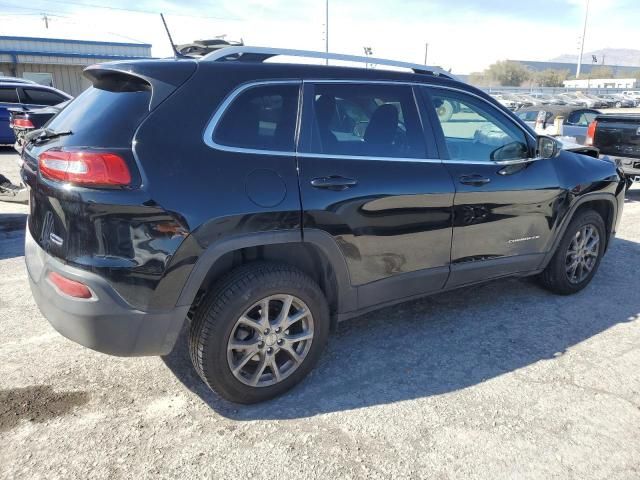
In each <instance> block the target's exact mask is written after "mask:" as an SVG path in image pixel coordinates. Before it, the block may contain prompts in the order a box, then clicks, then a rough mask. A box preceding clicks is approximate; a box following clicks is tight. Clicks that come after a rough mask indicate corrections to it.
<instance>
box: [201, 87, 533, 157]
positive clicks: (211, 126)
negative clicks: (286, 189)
mask: <svg viewBox="0 0 640 480" xmlns="http://www.w3.org/2000/svg"><path fill="white" fill-rule="evenodd" d="M305 83H329V84H370V85H371V84H372V85H407V86H410V87H413V88H415V87H427V88H439V89H445V90H451V91H454V92H459V93H462V94H466V95H470V96H472V97H475V98H477V99H479V100H482V101H483V102H485V103H486V104H488V105H489V106H490V107H492V108H493V109H494V110H497V111H498V112H499V113H500V114H502V115H503V116H505V117H506V118H507V119H508V121H510V122H511V123H513V125H515V126H516V127H517V128H518V129H519V130H520V131H522V132H523V133H524V134H525V136H527V137H528V138H530V139H531V140H533V141H535V140H536V137H535V136H534V135H533V134H531V132H528V131H527V130H525V129H523V128H522V127H521V126H520V125H518V123H517V122H514V121H513V119H511V118H509V117H508V115H506V114H505V113H504V112H502V111H501V110H500V109H498V108H496V106H495V105H493V104H492V103H491V102H490V101H489V100H487V99H486V98H483V97H481V96H480V95H477V94H475V93H473V92H469V91H467V90H464V89H462V88H455V87H450V86H443V85H433V84H430V83H425V82H407V81H402V80H401V81H395V80H341V79H301V80H291V79H289V80H286V79H285V80H256V81H251V82H247V83H243V84H241V85H239V86H237V87H236V88H235V89H233V90H232V91H231V92H230V93H229V94H228V95H227V96H226V97H225V99H224V100H223V101H222V103H221V104H220V105H219V106H218V108H216V110H215V112H214V113H213V115H212V116H211V118H210V119H209V122H208V123H207V126H206V127H205V130H204V133H203V141H204V143H205V144H206V145H207V146H209V147H211V148H214V149H216V150H221V151H225V152H232V153H252V154H257V155H278V156H285V157H295V156H297V157H300V158H330V159H345V160H349V159H352V160H378V161H398V162H401V161H404V162H424V163H442V164H466V165H487V164H494V165H497V166H501V165H502V166H504V165H505V163H500V161H488V162H487V161H480V160H477V161H475V160H451V159H440V158H438V159H433V158H403V157H370V156H357V155H333V154H320V153H311V152H299V151H298V140H299V135H300V133H301V129H302V124H301V122H302V103H303V95H304V89H301V91H300V92H301V93H300V95H299V97H298V102H299V104H298V117H297V119H296V130H295V132H296V138H295V144H294V151H277V150H264V149H255V148H244V147H232V146H228V145H221V144H218V143H216V142H214V140H213V133H214V132H215V129H216V127H217V126H218V123H219V121H220V119H221V118H222V116H223V115H224V113H225V112H226V110H227V109H228V108H229V106H230V105H231V103H232V102H233V101H234V100H235V99H236V98H237V97H238V96H239V95H240V94H241V93H243V92H245V91H246V90H249V89H251V88H255V87H259V86H263V85H301V86H304V84H305ZM414 99H415V100H418V99H416V98H415V94H414ZM416 109H417V110H418V112H417V113H418V116H419V118H420V121H421V122H422V117H421V116H420V109H419V108H418V107H417V105H416ZM423 128H427V127H425V126H424V124H423ZM537 160H540V159H539V158H529V159H517V160H508V162H514V163H525V162H533V161H537Z"/></svg>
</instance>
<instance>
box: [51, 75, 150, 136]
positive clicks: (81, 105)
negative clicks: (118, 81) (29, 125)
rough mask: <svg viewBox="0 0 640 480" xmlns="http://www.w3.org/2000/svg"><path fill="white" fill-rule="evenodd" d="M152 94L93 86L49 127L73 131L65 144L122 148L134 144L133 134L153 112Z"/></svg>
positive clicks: (55, 129) (56, 129)
mask: <svg viewBox="0 0 640 480" xmlns="http://www.w3.org/2000/svg"><path fill="white" fill-rule="evenodd" d="M150 98H151V93H150V92H148V91H144V92H110V91H107V90H101V89H99V88H95V87H89V88H88V89H87V90H85V91H84V92H83V93H82V94H80V96H78V97H77V98H76V99H75V100H73V101H72V102H71V103H70V104H69V105H68V106H67V107H66V108H65V109H64V110H62V111H61V112H60V113H59V114H58V115H56V116H55V117H54V118H53V119H52V120H51V121H50V122H49V123H48V124H47V126H46V127H47V128H48V129H51V130H53V131H56V132H61V131H67V130H71V131H72V132H73V135H71V136H69V137H66V138H67V139H68V141H67V142H65V143H72V144H74V145H82V146H96V147H97V146H104V147H121V146H127V145H128V144H130V142H131V139H132V138H133V134H134V133H135V131H136V129H137V128H138V125H140V122H141V121H142V119H144V117H145V116H146V115H147V114H148V113H149V100H150Z"/></svg>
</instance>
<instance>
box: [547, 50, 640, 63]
mask: <svg viewBox="0 0 640 480" xmlns="http://www.w3.org/2000/svg"><path fill="white" fill-rule="evenodd" d="M594 55H595V57H596V58H597V59H598V62H597V63H598V64H599V65H602V64H604V65H621V66H622V65H624V66H629V67H640V50H635V49H632V48H603V49H601V50H594V51H592V52H585V53H584V55H583V56H582V62H583V63H593V56H594ZM603 58H604V62H603ZM550 61H552V62H564V63H576V62H577V61H578V54H575V55H571V54H564V55H560V56H559V57H555V58H552V59H551V60H550Z"/></svg>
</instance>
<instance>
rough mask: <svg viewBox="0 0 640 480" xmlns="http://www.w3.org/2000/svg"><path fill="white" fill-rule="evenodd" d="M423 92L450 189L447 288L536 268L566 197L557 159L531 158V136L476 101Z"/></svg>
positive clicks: (452, 93) (485, 103)
mask: <svg viewBox="0 0 640 480" xmlns="http://www.w3.org/2000/svg"><path fill="white" fill-rule="evenodd" d="M423 93H425V94H426V95H425V101H426V102H427V103H426V104H427V105H428V107H427V108H428V110H429V111H430V113H431V116H432V117H431V118H432V119H433V123H434V124H435V125H436V139H437V141H438V145H439V149H440V153H441V155H442V158H443V159H444V162H445V165H446V167H447V169H448V170H449V172H450V173H451V176H452V178H453V181H454V183H455V188H456V195H455V200H454V228H453V242H452V247H451V276H450V278H449V281H448V282H447V287H452V286H459V285H464V284H468V283H473V282H476V281H478V280H483V279H486V278H492V277H500V276H503V275H509V274H514V273H519V272H523V273H524V272H529V271H532V270H535V269H536V268H537V266H538V265H539V264H540V261H541V260H542V257H543V255H544V253H545V251H546V249H547V248H548V244H549V241H550V238H551V229H552V226H553V225H554V220H555V216H556V214H557V211H558V209H559V207H560V206H561V202H562V199H563V198H564V197H563V193H564V191H563V189H562V188H561V187H560V180H559V179H558V175H557V173H556V168H555V165H554V162H555V160H532V157H534V156H535V138H534V137H533V136H532V135H531V134H530V133H529V132H526V131H525V130H524V129H523V128H522V127H520V126H519V125H518V124H517V123H516V122H515V121H514V120H512V119H511V118H510V117H509V116H508V115H507V114H506V113H504V112H502V111H501V110H500V109H498V108H496V107H495V106H493V105H492V104H491V103H490V102H489V101H488V100H485V99H484V98H482V97H481V96H476V95H472V94H468V93H465V92H461V91H457V90H450V89H444V88H435V87H433V88H432V87H424V90H423ZM527 159H529V160H527Z"/></svg>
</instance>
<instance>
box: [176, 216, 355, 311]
mask: <svg viewBox="0 0 640 480" xmlns="http://www.w3.org/2000/svg"><path fill="white" fill-rule="evenodd" d="M304 235H305V238H304V240H303V239H302V238H301V235H300V231H299V230H283V231H272V232H259V233H252V234H246V235H240V236H233V237H230V238H227V239H224V240H222V241H219V242H216V243H214V244H212V245H211V246H209V247H208V248H207V249H206V250H205V251H204V252H203V253H202V255H200V258H199V259H198V261H197V262H196V265H195V267H194V269H193V271H192V272H191V274H190V275H189V278H188V279H187V282H186V283H185V285H184V287H183V289H182V291H181V293H180V296H179V298H178V302H177V305H181V306H184V305H191V306H192V308H193V307H195V306H197V304H198V302H199V300H200V299H201V298H202V297H203V295H204V293H206V291H207V290H208V289H209V288H210V287H211V285H212V284H213V283H214V282H215V280H216V279H218V278H220V276H221V275H224V274H225V273H227V272H229V271H231V270H232V269H234V268H236V267H238V266H240V265H243V264H246V263H249V262H253V261H259V260H262V261H264V260H266V261H275V262H281V263H286V264H288V265H292V266H294V267H297V268H299V269H300V270H302V271H303V272H304V273H305V274H307V275H309V276H310V277H311V278H312V279H314V280H315V281H316V282H317V283H318V285H319V286H320V288H321V290H322V291H323V293H324V294H325V296H326V298H327V302H328V303H329V309H330V312H331V314H332V317H334V316H335V315H334V314H336V313H340V312H345V311H349V310H353V309H355V308H356V306H357V293H356V292H357V290H356V289H355V288H353V287H352V286H351V283H350V280H349V275H348V270H347V265H346V262H345V260H344V257H343V256H342V253H341V251H340V249H339V247H338V245H337V244H336V242H335V241H334V240H333V238H332V237H331V236H330V235H329V234H327V233H326V232H323V231H321V230H315V229H309V230H305V232H304Z"/></svg>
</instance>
